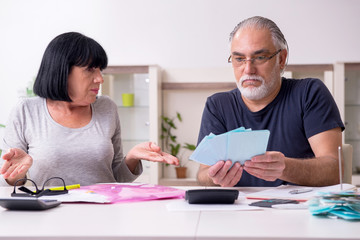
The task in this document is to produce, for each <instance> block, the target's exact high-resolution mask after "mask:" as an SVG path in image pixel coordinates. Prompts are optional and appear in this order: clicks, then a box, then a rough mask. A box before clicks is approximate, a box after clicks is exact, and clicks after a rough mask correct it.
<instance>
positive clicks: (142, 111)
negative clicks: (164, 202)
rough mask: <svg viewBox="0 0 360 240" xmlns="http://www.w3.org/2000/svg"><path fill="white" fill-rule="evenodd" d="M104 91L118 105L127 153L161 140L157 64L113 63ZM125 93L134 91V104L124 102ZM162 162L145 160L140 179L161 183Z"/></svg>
mask: <svg viewBox="0 0 360 240" xmlns="http://www.w3.org/2000/svg"><path fill="white" fill-rule="evenodd" d="M103 74H104V79H105V81H104V84H103V85H102V95H108V96H110V97H111V98H112V99H113V100H114V101H115V103H116V104H117V106H118V113H119V117H120V123H121V137H122V144H123V147H124V153H125V154H126V153H127V152H128V151H129V150H130V149H131V148H132V147H134V146H135V145H136V144H139V143H141V142H147V141H151V142H155V143H159V142H160V138H159V136H160V135H159V133H160V131H159V129H160V116H161V108H160V106H161V102H160V101H161V97H160V95H161V89H160V87H161V81H160V69H159V67H157V66H109V67H108V68H106V69H105V70H104V71H103ZM123 93H133V94H134V105H133V106H124V104H123V101H122V94H123ZM159 165H160V164H158V163H154V162H149V161H143V167H144V172H143V174H142V175H141V176H140V177H139V178H138V179H137V180H136V181H139V182H144V183H152V184H158V182H159V178H160V174H159V173H160V166H159Z"/></svg>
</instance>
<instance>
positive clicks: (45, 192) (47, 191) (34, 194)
mask: <svg viewBox="0 0 360 240" xmlns="http://www.w3.org/2000/svg"><path fill="white" fill-rule="evenodd" d="M53 179H60V180H61V181H62V182H63V184H64V189H63V190H50V189H45V186H46V183H47V182H48V181H50V180H53ZM20 181H25V182H26V181H30V182H32V183H33V185H34V186H35V189H36V190H35V192H33V191H31V190H30V189H28V188H27V187H25V186H21V187H19V188H18V190H20V191H23V192H24V193H17V192H16V187H17V183H18V182H20ZM68 192H69V191H68V189H66V185H65V181H64V179H62V178H61V177H52V178H49V179H48V180H46V181H45V182H44V184H43V187H42V188H41V189H40V190H39V188H38V186H37V184H36V183H35V182H34V181H33V180H31V179H28V178H21V179H18V180H16V182H15V184H14V191H13V192H12V193H11V196H12V197H37V198H38V197H41V196H44V195H60V194H66V193H68Z"/></svg>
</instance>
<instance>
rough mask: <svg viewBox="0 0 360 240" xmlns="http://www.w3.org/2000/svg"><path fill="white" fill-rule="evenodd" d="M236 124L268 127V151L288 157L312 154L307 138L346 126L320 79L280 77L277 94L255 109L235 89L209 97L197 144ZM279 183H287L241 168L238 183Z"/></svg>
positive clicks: (265, 184) (270, 184)
mask: <svg viewBox="0 0 360 240" xmlns="http://www.w3.org/2000/svg"><path fill="white" fill-rule="evenodd" d="M239 127H245V128H251V129H252V130H262V129H268V130H270V138H269V143H268V147H267V151H279V152H282V153H283V154H284V155H285V156H286V157H290V158H312V157H314V153H313V151H312V150H311V147H310V144H309V141H308V138H310V137H311V136H313V135H315V134H318V133H321V132H324V131H327V130H330V129H333V128H337V127H341V128H342V130H344V129H345V128H344V124H343V123H342V121H341V117H340V114H339V110H338V108H337V106H336V103H335V101H334V99H333V97H332V96H331V94H330V92H329V90H328V89H327V87H326V86H325V85H324V84H323V82H322V81H321V80H319V79H313V78H307V79H301V80H296V79H286V78H282V85H281V89H280V92H279V94H278V95H277V96H276V98H275V99H274V100H273V101H272V102H271V103H270V104H268V105H267V106H266V107H265V108H263V109H262V110H260V111H258V112H251V111H250V110H249V109H248V108H247V107H246V105H245V103H244V102H243V100H242V98H241V93H240V91H239V90H238V89H237V88H236V89H233V90H231V91H228V92H221V93H216V94H214V95H212V96H210V97H209V98H208V99H207V101H206V105H205V109H204V112H203V116H202V121H201V128H200V133H199V138H198V143H200V141H201V140H202V139H203V138H204V137H205V136H206V135H208V134H210V133H214V134H216V135H217V134H221V133H225V132H228V131H230V130H233V129H236V128H239ZM239 144H241V143H239ZM219 160H226V159H219ZM281 184H286V182H284V181H282V180H280V179H277V180H276V181H265V180H262V179H259V178H257V177H255V176H252V175H250V174H248V173H247V172H246V171H243V175H242V177H241V179H240V181H239V182H238V184H237V186H279V185H281Z"/></svg>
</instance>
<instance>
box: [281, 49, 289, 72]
mask: <svg viewBox="0 0 360 240" xmlns="http://www.w3.org/2000/svg"><path fill="white" fill-rule="evenodd" d="M279 55H280V57H279V61H280V68H281V69H284V68H285V65H286V58H287V55H288V51H287V50H286V49H282V50H281V52H280V53H279Z"/></svg>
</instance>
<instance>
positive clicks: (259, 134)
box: [190, 127, 270, 166]
mask: <svg viewBox="0 0 360 240" xmlns="http://www.w3.org/2000/svg"><path fill="white" fill-rule="evenodd" d="M269 136H270V131H269V130H253V131H252V130H251V129H245V128H244V127H240V128H237V129H234V130H232V131H229V132H226V133H223V134H219V135H215V134H210V135H208V136H206V137H204V138H203V140H202V141H201V142H200V143H199V145H198V146H197V148H196V149H195V151H194V152H193V154H192V155H191V156H190V159H191V160H193V161H196V162H199V163H202V164H205V165H209V166H211V165H214V164H215V163H216V162H218V161H221V160H231V161H232V162H233V164H234V163H235V162H240V164H241V165H243V164H244V163H245V161H247V160H250V159H251V158H252V157H254V156H256V155H262V154H265V152H266V148H267V144H268V141H269Z"/></svg>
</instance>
